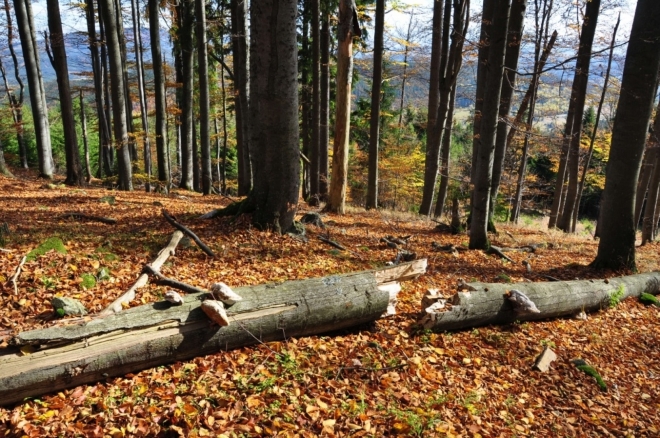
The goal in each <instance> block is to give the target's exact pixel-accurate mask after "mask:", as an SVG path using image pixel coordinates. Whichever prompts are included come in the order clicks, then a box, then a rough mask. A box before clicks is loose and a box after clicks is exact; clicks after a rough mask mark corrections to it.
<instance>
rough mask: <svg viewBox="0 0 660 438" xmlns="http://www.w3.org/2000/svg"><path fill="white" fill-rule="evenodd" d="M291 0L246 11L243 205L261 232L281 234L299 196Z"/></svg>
mask: <svg viewBox="0 0 660 438" xmlns="http://www.w3.org/2000/svg"><path fill="white" fill-rule="evenodd" d="M296 10H297V8H296V1H295V0H281V1H279V2H278V1H275V0H261V1H259V2H255V3H253V4H252V6H251V8H250V23H251V26H252V27H251V31H250V38H251V40H250V60H251V61H250V83H251V95H250V99H251V105H250V122H251V124H250V132H251V138H250V145H251V147H253V148H254V152H255V153H254V159H255V161H254V162H255V166H254V167H255V172H254V188H253V189H252V192H251V194H250V197H249V198H248V201H249V202H251V203H252V205H254V207H255V213H254V215H253V216H252V220H253V222H254V223H255V224H257V225H258V226H259V227H261V228H269V227H272V228H273V229H274V230H275V231H277V232H279V233H284V232H286V231H288V229H289V228H290V227H291V225H292V224H293V218H294V216H295V214H296V210H297V207H298V198H299V196H300V193H299V192H300V149H299V141H300V137H299V127H298V81H297V77H298V58H297V57H298V46H297V41H296V36H297V34H296V19H295V18H296Z"/></svg>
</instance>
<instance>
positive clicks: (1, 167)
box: [0, 141, 14, 177]
mask: <svg viewBox="0 0 660 438" xmlns="http://www.w3.org/2000/svg"><path fill="white" fill-rule="evenodd" d="M0 175H4V176H8V177H13V176H14V175H12V173H11V171H10V170H9V167H7V163H6V162H5V153H4V151H3V149H2V142H1V141H0Z"/></svg>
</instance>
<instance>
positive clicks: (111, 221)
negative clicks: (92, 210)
mask: <svg viewBox="0 0 660 438" xmlns="http://www.w3.org/2000/svg"><path fill="white" fill-rule="evenodd" d="M60 218H62V219H67V218H71V219H89V220H91V221H96V222H102V223H104V224H108V225H115V224H116V223H117V219H113V218H111V217H103V216H93V215H89V214H85V213H76V212H69V213H64V214H63V215H62V216H60Z"/></svg>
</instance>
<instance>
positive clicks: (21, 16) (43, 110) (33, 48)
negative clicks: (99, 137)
mask: <svg viewBox="0 0 660 438" xmlns="http://www.w3.org/2000/svg"><path fill="white" fill-rule="evenodd" d="M14 12H15V14H16V24H17V25H18V33H19V35H20V37H21V38H20V39H21V48H22V49H23V61H24V62H25V73H26V76H27V79H28V87H29V90H30V105H31V107H32V108H31V109H32V119H33V121H34V131H35V137H36V142H37V158H38V160H39V176H40V177H42V178H46V179H51V178H53V172H54V171H55V163H54V162H53V152H52V148H51V143H50V125H49V123H48V107H47V105H46V92H45V89H44V84H43V79H42V78H43V76H42V74H41V66H40V63H39V50H38V47H39V46H38V44H37V36H36V30H35V26H34V18H33V15H32V5H31V3H30V1H28V0H14Z"/></svg>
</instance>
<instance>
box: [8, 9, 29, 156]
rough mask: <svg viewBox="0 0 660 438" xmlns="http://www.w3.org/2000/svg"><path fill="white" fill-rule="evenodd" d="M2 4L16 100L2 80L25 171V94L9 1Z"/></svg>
mask: <svg viewBox="0 0 660 438" xmlns="http://www.w3.org/2000/svg"><path fill="white" fill-rule="evenodd" d="M4 3H5V14H6V17H7V46H8V47H9V53H10V55H11V59H12V62H13V64H14V79H16V83H17V84H18V90H19V91H18V98H16V95H15V94H13V93H10V92H9V87H8V86H7V79H6V77H5V79H4V80H5V89H6V90H7V97H8V98H9V105H10V106H11V112H12V117H13V118H14V125H15V127H16V142H17V143H18V154H19V157H20V160H21V166H22V167H23V168H24V169H27V168H28V161H27V144H26V141H25V132H24V129H23V97H24V92H25V85H24V84H23V80H22V79H21V75H20V71H19V64H18V57H17V56H16V51H15V50H14V25H13V23H12V21H13V20H12V16H11V7H10V6H9V0H4ZM4 75H5V73H4V71H3V77H4Z"/></svg>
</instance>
